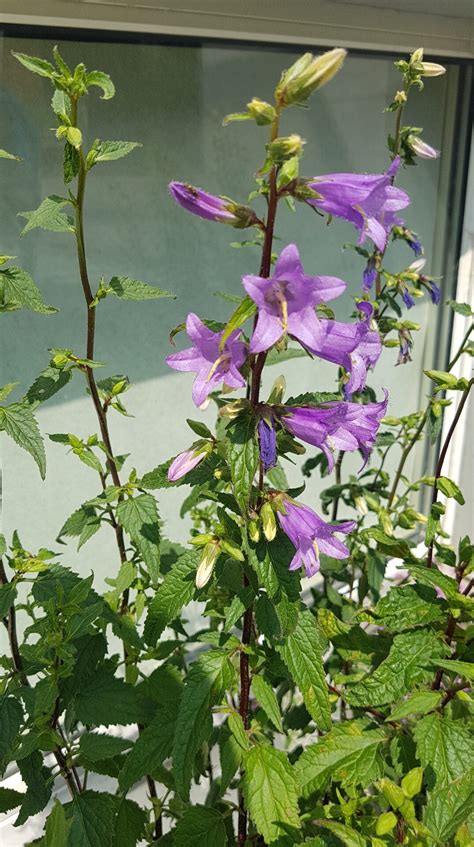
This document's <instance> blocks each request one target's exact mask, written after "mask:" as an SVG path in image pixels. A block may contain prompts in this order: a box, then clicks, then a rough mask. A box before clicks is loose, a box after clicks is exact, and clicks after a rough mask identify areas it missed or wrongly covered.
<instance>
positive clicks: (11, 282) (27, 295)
mask: <svg viewBox="0 0 474 847" xmlns="http://www.w3.org/2000/svg"><path fill="white" fill-rule="evenodd" d="M0 302H1V303H3V304H5V305H8V306H12V307H15V308H17V309H20V308H24V309H29V310H30V311H31V312H38V313H39V314H40V315H53V314H55V312H57V311H58V310H57V309H55V308H54V306H47V305H46V303H45V302H44V300H43V298H42V296H41V291H40V290H39V288H38V286H37V285H36V283H35V282H34V281H33V280H32V278H31V276H30V275H29V274H28V273H27V272H26V271H24V270H23V268H17V267H15V266H13V267H11V268H6V270H4V271H0Z"/></svg>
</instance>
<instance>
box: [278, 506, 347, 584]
mask: <svg viewBox="0 0 474 847" xmlns="http://www.w3.org/2000/svg"><path fill="white" fill-rule="evenodd" d="M279 500H280V503H279V508H278V511H277V515H278V521H279V524H280V526H281V528H282V530H283V532H284V533H285V534H286V535H287V536H288V538H289V539H290V541H291V543H292V544H293V545H294V547H296V553H295V555H294V556H293V559H292V560H291V563H290V567H289V570H290V571H295V570H298V568H301V567H304V569H305V573H306V576H308V577H309V576H314V574H315V573H317V571H318V570H319V553H320V552H321V553H324V554H325V555H326V556H331V557H332V558H333V559H346V558H347V557H348V555H349V550H348V548H347V547H346V545H345V544H343V543H342V541H339V539H338V538H335V537H334V536H335V533H336V532H342V533H344V534H345V535H347V533H349V532H352V530H353V529H354V528H355V526H356V523H355V521H344V522H343V523H340V524H329V523H326V521H324V520H323V519H322V518H320V517H319V515H317V514H316V512H313V510H312V509H310V508H309V506H304V505H303V504H300V503H297V502H296V501H295V500H293V499H292V498H291V497H289V496H288V495H286V494H281V495H280V497H279Z"/></svg>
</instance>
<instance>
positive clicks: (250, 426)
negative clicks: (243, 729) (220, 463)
mask: <svg viewBox="0 0 474 847" xmlns="http://www.w3.org/2000/svg"><path fill="white" fill-rule="evenodd" d="M226 434H227V438H228V441H229V444H228V462H229V467H230V473H231V477H232V484H233V488H234V496H235V499H236V500H237V503H238V504H239V506H240V508H241V510H242V511H243V512H244V513H245V512H246V510H247V506H248V502H249V499H250V494H251V491H252V484H253V480H254V477H255V474H256V472H257V468H258V462H259V451H258V444H257V437H256V422H255V418H254V417H253V415H251V414H250V413H244V414H242V415H239V417H238V418H236V420H235V421H233V422H232V423H230V424H229V426H228V427H227V433H226Z"/></svg>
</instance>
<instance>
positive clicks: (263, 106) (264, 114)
mask: <svg viewBox="0 0 474 847" xmlns="http://www.w3.org/2000/svg"><path fill="white" fill-rule="evenodd" d="M247 109H248V110H249V114H250V115H252V118H254V119H255V121H256V123H257V124H258V125H259V126H265V124H271V123H272V122H273V121H274V120H275V116H276V112H275V109H274V107H273V106H271V105H270V103H266V102H265V100H260V99H259V98H258V97H254V98H253V99H252V100H251V101H250V103H247Z"/></svg>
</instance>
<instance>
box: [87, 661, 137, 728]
mask: <svg viewBox="0 0 474 847" xmlns="http://www.w3.org/2000/svg"><path fill="white" fill-rule="evenodd" d="M74 710H75V713H76V717H77V718H78V720H80V721H81V722H82V723H83V724H85V725H95V726H99V725H100V724H103V725H104V726H110V725H111V724H121V725H126V724H129V723H143V722H145V721H146V720H147V718H148V711H147V709H146V707H145V705H144V703H143V700H142V697H141V696H140V692H139V690H138V689H137V688H134V686H133V685H129V684H128V683H127V682H124V681H123V680H122V679H119V678H118V677H113V676H110V674H108V673H106V672H105V671H104V670H97V671H96V672H95V673H94V674H93V675H92V676H91V677H90V678H89V679H88V680H87V682H86V683H85V684H84V685H83V686H82V687H81V690H80V691H79V693H78V694H77V695H76V698H75V701H74Z"/></svg>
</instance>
